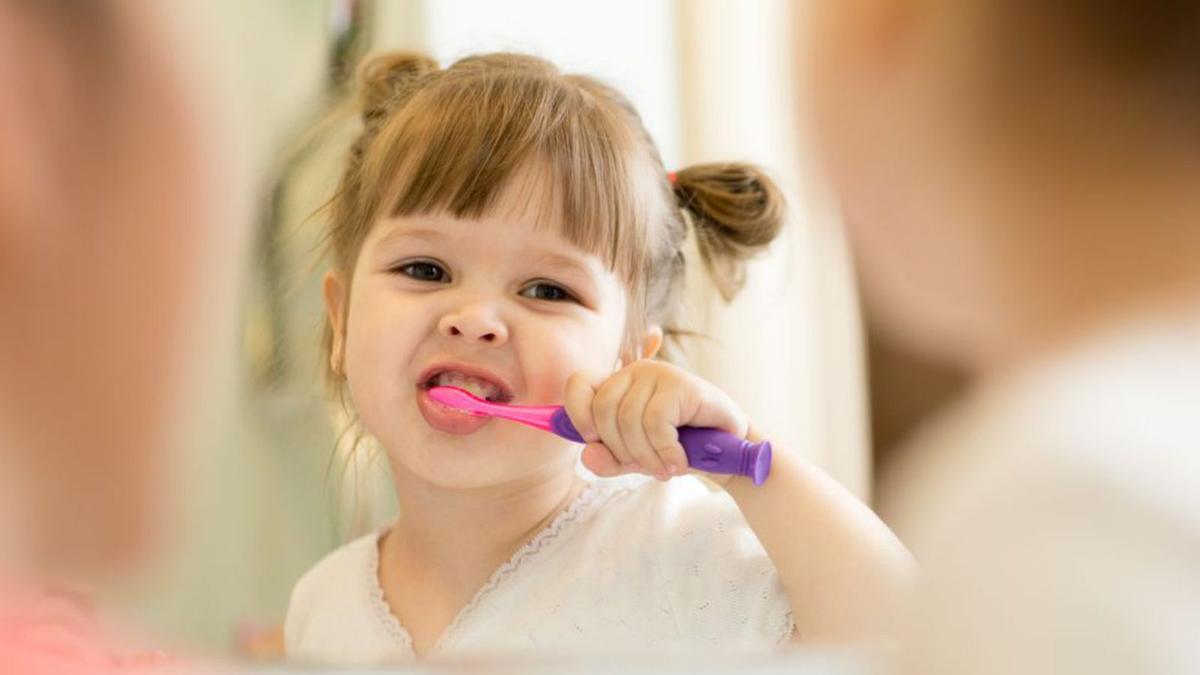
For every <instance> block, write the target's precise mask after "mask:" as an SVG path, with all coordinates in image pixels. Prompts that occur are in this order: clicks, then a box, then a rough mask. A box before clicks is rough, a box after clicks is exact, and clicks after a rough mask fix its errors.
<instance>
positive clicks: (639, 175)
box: [324, 53, 783, 400]
mask: <svg viewBox="0 0 1200 675" xmlns="http://www.w3.org/2000/svg"><path fill="white" fill-rule="evenodd" d="M358 84H359V92H358V98H357V103H358V106H359V108H360V110H361V117H362V122H363V128H362V132H361V134H360V135H359V136H358V138H357V139H356V140H355V141H354V143H353V145H352V146H351V148H350V153H349V158H348V161H347V163H346V166H345V170H344V173H343V174H342V178H341V183H340V185H339V187H338V190H337V192H336V193H335V195H334V196H333V198H332V199H331V200H330V201H329V203H328V204H327V205H326V208H327V209H328V215H329V231H328V240H327V244H328V249H329V253H330V255H331V258H332V264H333V266H334V269H335V270H337V271H338V272H339V273H340V274H341V275H342V278H343V279H345V280H347V282H348V283H347V285H348V284H349V283H352V275H353V270H354V267H355V263H356V261H357V257H358V254H359V250H360V249H361V247H362V243H363V240H364V239H365V237H366V236H367V233H368V232H369V231H370V230H371V228H372V226H373V225H374V224H375V222H376V221H377V220H378V219H380V218H382V217H389V216H405V215H412V214H420V213H427V212H433V211H445V212H448V213H450V214H452V215H453V216H455V217H458V218H472V217H479V216H481V215H483V214H485V213H486V212H487V210H488V209H489V208H490V207H491V206H492V205H493V203H494V202H495V200H496V198H497V196H498V195H499V194H500V193H501V192H502V190H503V189H504V188H505V187H506V186H507V185H508V184H509V183H510V181H512V180H513V179H514V177H515V176H517V175H518V174H521V173H522V172H527V171H532V172H534V174H533V175H536V176H539V177H543V178H545V179H547V181H548V183H547V184H548V186H549V189H547V190H545V191H544V194H545V195H546V202H547V203H545V204H540V205H537V206H540V207H541V209H540V211H539V213H543V214H546V213H552V214H555V215H556V216H557V219H558V220H559V221H560V222H561V223H563V225H562V227H563V230H564V231H563V232H561V234H562V235H563V236H564V237H565V238H566V239H568V240H569V241H571V242H572V243H573V244H575V245H577V246H579V247H581V248H583V249H584V250H587V251H589V252H592V253H594V254H597V255H599V256H601V258H602V259H603V260H605V261H606V262H607V264H608V266H609V268H610V269H611V270H613V271H614V272H615V273H616V274H618V276H619V277H620V278H621V279H622V280H623V281H624V282H625V284H626V286H627V288H628V290H629V295H630V303H629V308H630V309H629V314H628V316H627V317H626V322H627V326H628V330H626V337H625V344H624V345H623V347H624V348H631V347H632V345H633V344H634V343H635V341H636V340H637V339H638V338H639V337H640V335H641V332H642V331H644V330H645V329H646V328H647V327H648V326H650V325H653V324H657V325H661V326H663V329H664V332H665V333H666V334H667V336H668V337H671V338H678V337H679V336H680V335H682V334H685V333H686V331H683V330H681V329H679V328H678V327H676V326H674V325H672V323H671V322H672V319H673V318H674V315H675V312H676V310H677V305H678V303H679V299H680V291H681V285H682V280H683V271H684V263H685V261H684V255H683V253H682V250H681V248H682V245H683V242H684V240H685V237H686V235H687V228H688V223H689V222H690V223H691V226H692V227H693V228H694V232H695V237H696V241H697V244H698V247H699V251H700V257H701V260H702V262H703V264H704V265H705V267H706V268H707V270H708V271H709V273H710V275H711V277H712V279H713V281H714V282H715V284H716V286H717V288H718V289H719V290H720V292H721V294H722V296H723V297H724V299H725V300H726V301H728V300H730V299H732V298H733V297H734V295H735V294H736V293H737V292H738V291H739V290H740V288H741V286H742V283H743V275H744V270H743V267H744V262H745V261H746V260H747V259H748V258H750V257H751V256H752V255H754V254H755V253H756V252H758V251H760V250H762V249H763V248H765V247H766V246H767V244H769V243H770V242H771V241H772V240H773V239H774V238H775V237H776V235H777V234H778V233H779V231H780V228H781V224H782V221H783V198H782V196H781V193H780V191H779V190H778V188H777V187H776V186H775V184H774V183H773V182H772V181H771V180H770V179H769V178H768V177H767V176H766V175H765V174H764V173H763V172H762V171H761V170H760V169H758V168H757V167H754V166H751V165H748V164H738V163H727V164H704V165H698V166H692V167H688V168H684V169H681V170H679V171H677V172H676V173H675V176H674V182H673V183H672V181H671V180H669V179H668V173H667V170H666V169H665V168H664V167H663V165H662V160H661V159H660V158H659V153H658V150H657V148H656V147H655V145H654V142H653V141H652V140H651V138H650V135H649V134H648V133H647V131H646V129H645V127H644V126H643V125H642V121H641V118H640V117H639V116H638V114H637V112H636V111H635V110H634V109H633V106H632V105H630V103H629V101H628V100H627V99H626V98H625V97H624V96H622V95H621V94H620V93H618V92H617V91H616V90H614V89H612V88H611V87H609V86H607V85H605V84H603V83H601V82H599V81H598V80H595V79H593V78H591V77H587V76H583V75H571V74H564V73H562V72H560V71H559V70H558V69H557V68H556V67H555V66H554V65H552V64H551V63H549V62H547V61H545V60H543V59H540V58H537V57H533V56H526V55H521V54H507V53H497V54H486V55H480V56H471V57H468V58H464V59H462V60H460V61H458V62H456V63H454V64H453V65H451V66H450V67H448V68H445V69H440V68H439V67H438V64H437V63H436V62H435V61H433V60H432V59H430V58H428V57H426V56H422V55H420V54H413V53H387V54H381V55H378V56H374V57H372V58H369V59H368V60H367V61H366V62H365V63H363V64H362V66H361V67H360V69H359V72H358ZM331 337H332V331H331V329H330V328H329V327H328V326H326V336H325V352H324V353H325V355H326V357H328V356H329V348H330V344H331ZM325 362H326V363H327V364H328V363H329V359H328V358H326V360H325ZM328 376H329V383H330V385H331V387H332V388H333V390H334V391H335V393H337V394H338V395H339V396H344V389H343V378H342V375H341V374H340V373H339V372H338V370H337V369H336V368H333V367H331V368H330V370H329V371H328ZM343 400H344V399H343Z"/></svg>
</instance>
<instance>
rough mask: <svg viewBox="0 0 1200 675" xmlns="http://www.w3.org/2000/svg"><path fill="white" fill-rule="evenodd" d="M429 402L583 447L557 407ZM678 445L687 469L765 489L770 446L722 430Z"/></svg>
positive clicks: (442, 398)
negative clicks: (525, 427) (733, 477)
mask: <svg viewBox="0 0 1200 675" xmlns="http://www.w3.org/2000/svg"><path fill="white" fill-rule="evenodd" d="M429 398H431V399H433V400H434V401H437V402H438V403H441V404H442V405H445V406H448V407H450V408H454V409H456V410H459V411H462V412H465V413H470V414H472V415H476V416H479V417H500V418H503V419H506V420H512V421H514V422H520V423H521V424H525V425H528V426H531V427H535V428H537V429H541V430H543V431H549V432H550V433H552V434H556V435H558V436H561V437H562V438H565V439H567V440H570V441H575V442H576V443H583V442H584V440H583V436H580V435H579V431H578V430H576V429H575V425H574V424H571V419H570V418H569V417H568V416H567V411H566V410H565V409H564V408H563V407H562V406H558V405H548V406H522V405H507V404H504V403H493V402H491V401H488V400H485V399H482V398H479V397H478V396H475V395H474V394H472V393H471V392H469V391H466V390H464V389H459V388H458V387H434V388H432V389H430V390H429ZM679 443H680V445H682V446H683V450H684V453H685V454H687V458H688V465H689V466H691V467H693V468H695V469H700V470H701V471H707V472H709V473H723V474H734V475H739V476H748V477H749V478H750V479H751V480H753V481H754V484H755V485H762V483H763V481H765V480H766V479H767V476H768V475H770V473H771V443H770V441H763V442H761V443H751V442H750V441H747V440H744V439H741V438H738V437H737V436H734V435H733V434H731V433H729V432H726V431H721V430H720V429H709V428H705V427H679Z"/></svg>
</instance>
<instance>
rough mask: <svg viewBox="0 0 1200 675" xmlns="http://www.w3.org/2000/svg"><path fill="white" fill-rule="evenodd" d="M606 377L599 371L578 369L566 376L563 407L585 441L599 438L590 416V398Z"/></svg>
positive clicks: (594, 423)
mask: <svg viewBox="0 0 1200 675" xmlns="http://www.w3.org/2000/svg"><path fill="white" fill-rule="evenodd" d="M608 377H609V376H608V375H602V374H600V373H593V372H590V371H579V372H577V373H575V374H573V375H571V376H570V377H568V378H567V389H566V392H565V393H564V394H563V407H564V408H566V411H567V417H569V418H570V419H571V424H573V425H574V426H575V430H576V431H578V432H579V435H580V436H583V440H585V441H589V442H591V441H598V440H600V436H599V434H597V433H596V421H595V420H594V419H593V418H592V399H593V398H595V396H596V389H598V388H599V386H600V384H601V383H602V382H604V380H606V379H608Z"/></svg>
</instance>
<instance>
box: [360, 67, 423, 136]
mask: <svg viewBox="0 0 1200 675" xmlns="http://www.w3.org/2000/svg"><path fill="white" fill-rule="evenodd" d="M437 69H438V63H437V61H434V60H433V59H432V58H430V57H428V56H426V55H424V54H421V53H418V52H385V53H383V54H376V55H375V56H371V57H369V58H367V59H366V60H365V61H363V63H362V65H361V66H359V69H358V86H359V92H360V94H359V96H360V102H361V104H362V117H363V121H364V122H366V123H367V124H371V123H372V122H374V121H375V120H377V119H378V118H380V117H382V116H383V115H384V114H386V113H387V111H388V110H389V109H390V108H391V107H392V105H394V104H395V102H396V101H398V100H400V99H401V98H402V96H403V94H404V93H405V92H406V91H407V90H408V89H409V88H410V87H412V85H413V83H415V82H416V81H417V80H419V79H420V78H421V77H422V76H424V75H426V74H428V73H432V72H435V71H436V70H437Z"/></svg>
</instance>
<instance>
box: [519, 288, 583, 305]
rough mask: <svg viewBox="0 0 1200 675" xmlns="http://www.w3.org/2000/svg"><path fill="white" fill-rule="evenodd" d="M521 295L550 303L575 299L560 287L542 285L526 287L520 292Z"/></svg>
mask: <svg viewBox="0 0 1200 675" xmlns="http://www.w3.org/2000/svg"><path fill="white" fill-rule="evenodd" d="M521 295H523V296H525V297H527V298H532V299H534V300H549V301H551V302H562V301H564V300H574V299H575V297H574V296H573V295H571V293H570V292H569V291H567V290H566V289H565V288H563V287H562V286H556V285H554V284H544V283H539V284H533V285H532V286H529V287H527V288H526V289H525V290H523V291H521Z"/></svg>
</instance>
